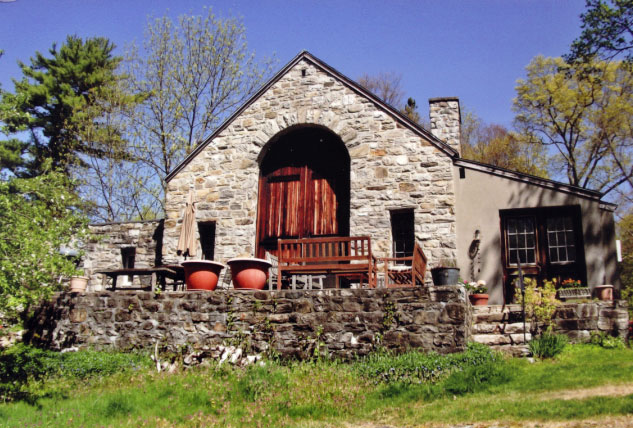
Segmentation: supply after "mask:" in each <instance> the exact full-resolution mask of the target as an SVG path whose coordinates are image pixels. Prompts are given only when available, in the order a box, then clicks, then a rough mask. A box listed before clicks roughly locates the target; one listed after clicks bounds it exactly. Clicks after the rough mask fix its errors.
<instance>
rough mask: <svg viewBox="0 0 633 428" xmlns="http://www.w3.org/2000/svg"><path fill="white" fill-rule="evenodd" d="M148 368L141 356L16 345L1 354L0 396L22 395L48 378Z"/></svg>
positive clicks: (146, 360) (88, 375)
mask: <svg viewBox="0 0 633 428" xmlns="http://www.w3.org/2000/svg"><path fill="white" fill-rule="evenodd" d="M150 365H151V361H150V359H149V358H148V357H147V356H146V355H143V354H140V353H121V352H107V351H92V350H86V351H79V352H67V353H63V354H62V353H60V352H54V351H48V350H44V349H39V348H35V347H32V346H29V345H24V344H21V343H20V344H17V345H15V346H12V347H10V348H7V349H5V350H3V351H2V352H0V397H1V398H3V399H5V400H7V399H12V398H16V397H19V396H22V395H23V393H24V391H25V386H26V385H27V384H28V383H29V382H33V381H38V380H41V379H44V378H48V377H67V378H76V379H85V378H88V377H93V376H109V375H112V374H114V373H117V372H121V371H125V370H134V369H140V368H144V367H149V366H150Z"/></svg>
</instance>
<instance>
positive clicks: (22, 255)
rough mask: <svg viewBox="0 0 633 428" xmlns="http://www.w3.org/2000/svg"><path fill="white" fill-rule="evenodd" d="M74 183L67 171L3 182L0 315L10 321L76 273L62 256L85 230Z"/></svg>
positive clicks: (0, 186) (0, 187)
mask: <svg viewBox="0 0 633 428" xmlns="http://www.w3.org/2000/svg"><path fill="white" fill-rule="evenodd" d="M48 164H50V161H49V162H48ZM71 187H72V186H71V185H70V183H68V179H67V178H66V177H65V175H64V174H63V173H61V172H49V171H47V170H45V171H44V173H43V174H41V175H39V176H37V177H34V178H11V179H9V180H7V181H0V213H2V215H1V216H0V316H2V318H4V319H5V320H8V321H9V322H11V321H15V320H16V319H17V317H18V315H19V314H20V313H21V312H22V311H24V310H25V309H27V308H28V306H29V305H30V304H32V303H35V302H38V301H39V300H40V299H43V298H47V297H50V295H51V294H52V293H53V292H54V291H57V290H59V289H60V288H61V282H60V280H61V279H62V278H63V277H68V276H69V275H71V274H72V273H74V272H75V266H74V263H73V262H72V261H71V260H69V259H68V258H66V257H64V256H63V255H61V254H60V249H61V248H62V247H63V246H69V245H72V244H73V243H79V242H81V240H82V239H83V238H84V237H85V236H86V233H87V229H86V219H85V218H84V217H83V216H81V214H79V213H80V211H79V210H78V207H79V205H80V200H79V199H78V198H77V196H76V195H75V194H74V193H73V192H71V191H69V190H68V189H69V188H71Z"/></svg>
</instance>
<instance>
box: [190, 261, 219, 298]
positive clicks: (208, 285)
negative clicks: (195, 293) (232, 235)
mask: <svg viewBox="0 0 633 428" xmlns="http://www.w3.org/2000/svg"><path fill="white" fill-rule="evenodd" d="M182 267H183V268H184V269H185V284H187V290H188V291H189V290H215V287H217V286H218V278H219V277H220V272H221V271H222V269H224V265H223V264H222V263H217V262H212V261H211V260H187V261H184V262H182Z"/></svg>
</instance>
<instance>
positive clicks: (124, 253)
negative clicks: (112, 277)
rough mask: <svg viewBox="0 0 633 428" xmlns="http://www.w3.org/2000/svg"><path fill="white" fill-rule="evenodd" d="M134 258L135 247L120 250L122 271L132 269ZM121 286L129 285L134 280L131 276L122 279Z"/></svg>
mask: <svg viewBox="0 0 633 428" xmlns="http://www.w3.org/2000/svg"><path fill="white" fill-rule="evenodd" d="M135 258H136V247H123V248H121V263H122V265H123V269H132V268H134V259H135ZM123 278H124V279H123V284H131V283H132V280H133V279H134V276H133V275H128V276H124V277H123Z"/></svg>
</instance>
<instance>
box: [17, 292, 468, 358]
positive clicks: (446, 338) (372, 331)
mask: <svg viewBox="0 0 633 428" xmlns="http://www.w3.org/2000/svg"><path fill="white" fill-rule="evenodd" d="M470 323H471V311H470V305H469V303H468V302H467V301H466V298H465V293H464V290H463V289H460V288H456V287H431V288H428V289H426V288H409V289H371V290H369V289H365V290H332V289H329V290H322V291H286V290H284V291H276V292H268V291H255V292H253V291H236V290H229V291H218V290H216V291H214V292H186V293H168V292H164V293H161V294H153V293H149V292H129V291H127V292H99V293H88V294H84V295H78V294H76V293H61V294H58V295H56V296H55V297H54V298H53V299H52V300H51V301H50V302H48V303H46V304H44V305H42V306H41V307H40V308H38V309H37V310H36V312H35V316H34V317H33V318H32V319H31V320H30V321H29V322H28V325H27V333H26V334H25V340H26V341H29V342H31V343H34V344H39V345H44V346H47V347H49V348H52V349H64V348H68V347H72V346H76V347H79V348H85V347H94V348H118V349H129V348H132V347H140V348H148V347H151V346H153V345H154V344H155V343H156V342H157V341H161V343H165V344H166V345H168V346H169V347H171V348H172V349H177V348H178V347H179V346H181V345H192V346H194V347H196V348H198V349H204V348H205V347H207V348H209V347H213V346H217V345H219V344H227V343H230V344H239V345H240V346H242V347H246V348H250V350H251V351H253V352H267V351H271V350H273V349H274V352H275V353H279V354H280V355H281V356H282V357H286V358H289V357H298V358H305V357H306V356H309V355H308V354H309V352H308V351H309V350H310V349H313V347H314V345H315V344H316V343H317V342H318V343H320V344H322V345H323V346H325V347H326V348H327V350H328V353H329V354H330V355H331V356H333V357H340V358H353V357H355V356H357V355H365V354H367V353H369V352H370V351H372V350H373V349H375V348H376V346H378V345H381V346H384V347H386V348H389V349H394V350H405V349H409V348H417V349H421V350H425V351H436V352H440V353H449V352H457V351H461V350H464V349H465V347H466V344H467V342H468V341H469V339H470V337H469V335H470V329H469V326H470ZM163 341H164V342H163ZM236 342H237V343H236Z"/></svg>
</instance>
